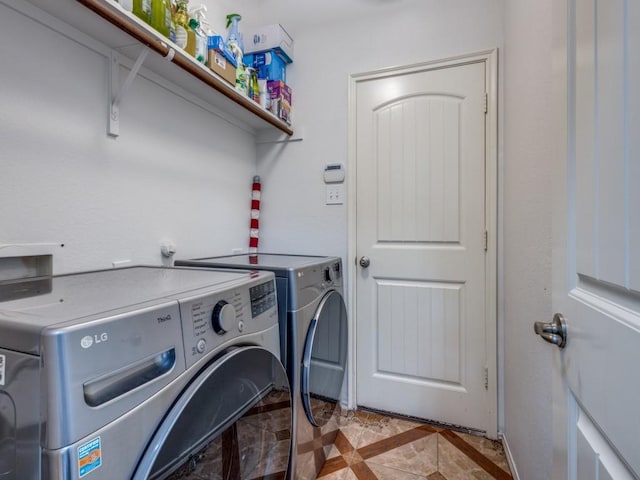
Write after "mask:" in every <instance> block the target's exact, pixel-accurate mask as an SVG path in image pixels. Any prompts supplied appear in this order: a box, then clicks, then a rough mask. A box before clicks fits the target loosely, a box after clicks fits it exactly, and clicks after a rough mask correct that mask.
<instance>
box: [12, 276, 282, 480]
mask: <svg viewBox="0 0 640 480" xmlns="http://www.w3.org/2000/svg"><path fill="white" fill-rule="evenodd" d="M24 287H25V288H23V289H21V291H20V292H14V293H17V295H15V297H23V298H15V299H12V298H7V295H4V297H2V296H0V331H1V332H2V335H0V365H1V366H0V372H1V374H0V479H2V480H22V479H27V478H28V479H42V480H51V479H56V480H76V479H80V478H82V479H86V480H114V479H134V480H142V479H145V480H146V479H167V478H168V479H177V478H180V479H188V478H197V479H209V478H210V479H214V478H216V479H217V478H235V479H243V480H244V479H253V478H264V477H267V476H269V478H276V479H277V478H280V479H284V478H285V476H286V469H287V464H288V461H289V452H290V433H289V432H290V431H291V429H292V398H291V390H290V388H289V385H288V381H287V376H286V372H285V370H284V368H283V366H282V364H281V363H280V360H279V355H280V352H279V327H278V320H277V309H276V291H275V283H274V276H273V274H271V273H269V272H255V271H254V272H246V271H245V272H242V271H237V272H231V271H229V270H226V271H216V270H210V271H209V270H203V269H189V268H163V267H131V268H124V269H113V270H105V271H96V272H86V273H78V274H70V275H61V276H55V277H53V278H52V279H51V283H50V285H49V287H48V288H46V289H42V288H40V286H36V287H35V288H34V289H33V290H30V289H29V288H28V286H27V285H25V286H24ZM25 292H27V293H25ZM0 293H1V292H0ZM5 293H6V292H5ZM8 296H9V297H11V295H8ZM270 475H271V476H270Z"/></svg>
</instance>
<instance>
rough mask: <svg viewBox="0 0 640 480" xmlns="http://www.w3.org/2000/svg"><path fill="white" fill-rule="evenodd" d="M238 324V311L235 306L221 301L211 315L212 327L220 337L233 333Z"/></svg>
mask: <svg viewBox="0 0 640 480" xmlns="http://www.w3.org/2000/svg"><path fill="white" fill-rule="evenodd" d="M235 324H236V310H235V308H233V305H231V304H229V303H228V302H225V301H224V300H220V301H219V302H218V303H216V306H215V307H213V313H212V314H211V325H212V326H213V329H214V330H215V332H216V333H217V334H218V335H224V334H225V333H227V332H229V331H231V330H232V329H233V327H234V326H235Z"/></svg>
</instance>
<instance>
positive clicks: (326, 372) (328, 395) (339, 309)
mask: <svg viewBox="0 0 640 480" xmlns="http://www.w3.org/2000/svg"><path fill="white" fill-rule="evenodd" d="M346 363H347V308H346V307H345V304H344V299H343V298H342V295H341V294H340V293H339V292H338V291H336V290H331V291H330V292H329V293H327V294H326V295H325V296H324V297H323V298H322V300H321V301H320V304H319V305H318V309H317V310H316V313H315V315H314V316H313V319H312V321H311V325H310V326H309V331H308V332H307V339H306V341H305V346H304V356H303V359H302V376H301V384H302V404H303V405H304V410H305V414H306V415H307V418H308V419H309V422H311V424H312V425H315V426H316V427H322V426H323V425H325V424H326V423H327V422H328V421H329V419H330V418H331V415H332V414H333V411H334V409H335V406H336V403H337V402H338V400H340V393H341V391H342V382H343V381H344V374H345V366H346Z"/></svg>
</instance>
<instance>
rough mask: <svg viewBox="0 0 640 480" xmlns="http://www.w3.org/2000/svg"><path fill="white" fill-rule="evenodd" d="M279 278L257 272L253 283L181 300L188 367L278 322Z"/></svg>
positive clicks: (271, 274) (268, 273) (253, 277)
mask: <svg viewBox="0 0 640 480" xmlns="http://www.w3.org/2000/svg"><path fill="white" fill-rule="evenodd" d="M276 304H277V302H276V289H275V277H274V275H273V273H271V272H259V273H258V272H256V274H255V275H254V276H252V279H251V281H250V282H245V283H243V284H241V285H237V286H234V288H230V289H228V290H224V291H220V290H217V291H215V292H206V293H202V294H200V295H196V296H193V297H191V298H188V299H184V300H181V301H180V315H181V317H182V334H183V337H184V351H185V360H186V366H187V368H189V367H190V366H192V365H193V364H194V363H196V362H197V361H199V360H200V359H201V358H203V357H205V356H208V355H209V354H210V353H212V352H214V351H217V350H219V349H222V348H224V347H226V346H227V344H229V343H230V342H231V341H235V343H237V339H238V337H241V336H244V335H250V334H255V333H259V332H262V331H264V330H267V329H269V328H271V327H273V326H274V325H277V324H278V310H277V306H276Z"/></svg>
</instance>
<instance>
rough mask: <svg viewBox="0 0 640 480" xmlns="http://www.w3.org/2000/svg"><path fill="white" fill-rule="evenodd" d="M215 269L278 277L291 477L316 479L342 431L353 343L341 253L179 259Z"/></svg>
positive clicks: (182, 263) (188, 263)
mask: <svg viewBox="0 0 640 480" xmlns="http://www.w3.org/2000/svg"><path fill="white" fill-rule="evenodd" d="M176 265H189V266H200V267H209V268H234V269H247V268H253V269H256V270H259V271H264V270H266V271H270V272H273V273H274V274H275V276H276V285H277V292H278V304H279V312H280V314H279V315H280V326H281V328H280V330H281V333H282V332H285V333H286V336H285V337H283V339H282V345H281V348H282V351H283V352H284V355H282V356H283V357H284V358H286V360H287V361H286V368H287V374H288V376H289V383H290V384H291V388H292V390H293V391H294V392H295V399H294V404H293V410H294V411H293V414H294V435H293V443H292V455H291V465H290V467H289V472H290V478H291V479H293V480H313V479H315V478H316V476H317V474H318V472H319V471H320V469H321V468H322V465H323V464H324V462H325V460H326V455H327V454H328V452H329V450H330V448H331V445H332V444H333V442H334V440H335V436H336V434H337V432H338V422H337V409H336V405H337V403H339V401H340V400H341V398H340V397H341V392H342V386H343V382H344V378H345V367H346V361H347V348H348V323H347V310H346V306H345V302H344V298H343V295H344V293H343V275H342V262H341V260H340V258H337V257H320V256H303V255H281V254H264V253H261V254H258V255H249V254H247V255H232V256H226V257H211V258H201V259H195V260H182V261H176Z"/></svg>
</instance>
